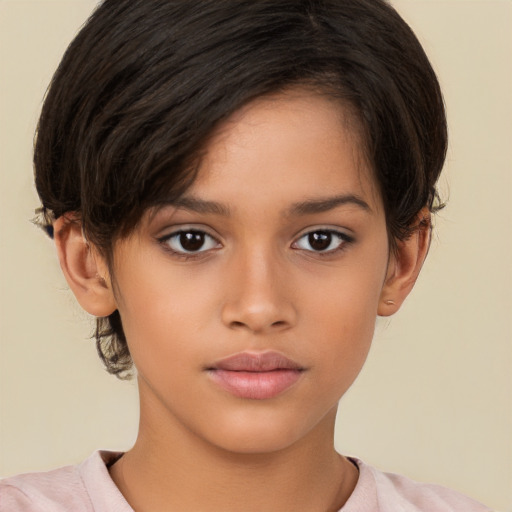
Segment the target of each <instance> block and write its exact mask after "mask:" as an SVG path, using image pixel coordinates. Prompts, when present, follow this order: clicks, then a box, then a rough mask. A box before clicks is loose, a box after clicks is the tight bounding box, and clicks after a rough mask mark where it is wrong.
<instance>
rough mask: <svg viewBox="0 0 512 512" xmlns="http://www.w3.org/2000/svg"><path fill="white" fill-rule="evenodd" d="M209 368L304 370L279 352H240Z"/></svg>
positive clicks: (255, 370)
mask: <svg viewBox="0 0 512 512" xmlns="http://www.w3.org/2000/svg"><path fill="white" fill-rule="evenodd" d="M208 369H209V370H227V371H235V372H244V371H245V372H270V371H273V370H304V368H303V367H302V366H301V365H300V364H298V363H296V362H295V361H293V360H292V359H289V358H288V357H286V356H284V355H283V354H281V353H279V352H273V351H268V352H260V353H251V352H241V353H239V354H235V355H232V356H229V357H226V358H224V359H220V360H219V361H217V362H216V363H214V364H213V365H212V366H210V367H209V368H208Z"/></svg>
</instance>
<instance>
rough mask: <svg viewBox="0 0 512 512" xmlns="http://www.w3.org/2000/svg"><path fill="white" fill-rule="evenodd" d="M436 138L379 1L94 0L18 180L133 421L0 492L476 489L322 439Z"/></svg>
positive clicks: (410, 501) (440, 155)
mask: <svg viewBox="0 0 512 512" xmlns="http://www.w3.org/2000/svg"><path fill="white" fill-rule="evenodd" d="M445 151H446V124H445V116H444V109H443V102H442V97H441V93H440V90H439V86H438V84H437V80H436V78H435V75H434V73H433V71H432V69H431V67H430V65H429V63H428V60H427V59H426V57H425V55H424V53H423V51H422V49H421V47H420V46H419V43H418V42H417V40H416V39H415V37H414V35H413V34H412V33H411V32H410V30H409V29H408V27H407V26H406V25H405V23H404V22H403V21H402V20H401V19H400V18H399V17H398V15H397V14H396V13H395V12H394V11H393V10H392V9H391V8H390V7H389V6H388V5H387V4H386V3H384V2H380V1H378V0H344V1H339V0H337V1H333V2H329V1H320V0H318V1H316V0H309V1H306V0H304V1H297V0H295V1H285V0H273V1H264V0H263V1H257V2H246V1H245V2H244V1H234V0H229V1H223V0H215V1H214V0H210V1H197V0H196V1H194V2H190V1H183V0H182V1H176V2H173V1H168V0H160V1H156V0H155V1H148V0H106V1H105V2H104V3H103V4H101V6H100V7H99V8H98V9H97V11H96V12H95V14H94V15H93V16H92V18H91V19H90V20H89V22H88V24H87V25H86V26H85V27H84V29H83V30H82V31H81V32H80V34H79V35H78V36H77V38H76V39H75V41H74V42H73V43H72V45H71V46H70V48H69V50H68V52H67V53H66V55H65V57H64V59H63V61H62V63H61V65H60V67H59V69H58V71H57V73H56V75H55V77H54V80H53V82H52V85H51V87H50V90H49V92H48V96H47V99H46V102H45V105H44V108H43V112H42V114H41V119H40V124H39V128H38V136H37V143H36V149H35V165H36V185H37V189H38V192H39V194H40V197H41V200H42V203H43V208H42V222H43V224H44V226H45V227H46V229H47V231H48V233H49V234H50V235H52V236H54V238H55V242H56V246H57V251H58V254H59V259H60V262H61V266H62V269H63V272H64V274H65V276H66V279H67V281H68V283H69V286H70V287H71V289H72V290H73V292H74V294H75V295H76V297H77V299H78V301H79V303H80V304H81V305H82V307H83V308H84V309H85V310H86V311H88V312H89V313H91V314H93V315H95V316H96V317H97V318H98V320H97V334H96V338H97V345H98V350H99V353H100V356H101V357H102V359H103V361H104V363H105V365H106V367H107V369H108V370H109V371H110V372H111V373H114V374H116V375H118V376H120V377H125V376H127V375H129V374H130V372H132V371H134V370H133V367H132V363H133V364H134V366H135V368H136V375H137V380H138V385H139V394H140V407H141V420H140V428H139V436H138V438H137V441H136V443H135V445H134V447H133V448H132V449H131V450H129V451H128V452H126V453H125V454H119V453H109V452H97V453H95V454H93V455H92V456H91V457H90V458H89V459H87V460H86V461H85V462H84V463H83V464H81V465H80V466H77V467H73V468H71V467H68V468H62V469H59V470H56V471H54V472H49V473H45V474H39V475H26V476H19V477H14V478H12V479H7V480H5V481H4V483H3V484H2V486H1V487H0V492H1V494H0V496H1V501H0V508H1V510H40V509H45V508H46V509H49V510H59V509H62V510H74V511H75V510H76V511H80V510H96V511H101V510H120V511H121V510H122V511H129V510H137V511H146V510H149V511H165V510H179V511H188V510H194V511H197V510H199V511H201V510H221V511H229V510H258V511H262V510H269V511H270V510H271V511H281V510H282V511H285V510H294V511H297V510H304V511H316V510H318V511H334V510H343V511H344V512H347V511H348V512H350V511H355V510H381V511H396V510H407V511H409V510H411V511H415V510H424V511H434V510H435V511H438V510H439V511H451V510H461V511H469V512H470V511H483V510H488V509H486V508H485V507H483V506H481V505H479V504H478V503H476V502H474V501H472V500H470V499H469V498H465V497H463V496H461V495H459V494H457V493H455V492H452V491H448V490H446V489H444V488H440V487H436V486H431V485H424V484H418V483H414V482H412V481H410V480H408V479H406V478H404V477H399V476H396V475H389V474H384V473H381V472H379V471H377V470H376V469H373V468H371V467H370V466H368V465H366V464H364V463H363V462H361V461H359V460H357V459H351V458H347V457H343V456H341V455H338V454H337V453H336V452H335V450H334V448H333V432H334V420H335V415H336V406H337V403H338V400H339V399H340V398H341V396H342V395H343V394H344V393H345V391H346V390H347V389H348V388H349V387H350V385H351V384H352V382H353V381H354V379H355V378H356V376H357V374H358V372H359V371H360V369H361V367H362V365H363V363H364V360H365V357H366V355H367V352H368V350H369V346H370V343H371V339H372V336H373V331H374V327H375V319H376V316H377V315H380V316H390V315H392V314H393V313H394V312H396V311H397V310H398V309H399V307H400V306H401V304H402V302H403V301H404V300H405V298H406V296H407V295H408V293H409V292H410V290H411V289H412V287H413V285H414V282H415V280H416V277H417V276H418V273H419V271H420V268H421V265H422V263H423V260H424V258H425V256H426V253H427V250H428V246H429V241H430V215H431V213H432V212H434V211H435V210H436V209H438V208H439V206H440V205H439V202H438V200H437V193H436V189H435V184H436V181H437V179H438V176H439V173H440V171H441V167H442V164H443V161H444V155H445Z"/></svg>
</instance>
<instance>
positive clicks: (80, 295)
mask: <svg viewBox="0 0 512 512" xmlns="http://www.w3.org/2000/svg"><path fill="white" fill-rule="evenodd" d="M53 228H54V233H55V245H56V246H57V254H58V256H59V262H60V266H61V268H62V272H63V273H64V276H65V278H66V281H67V282H68V284H69V287H70V288H71V290H72V291H73V293H74V294H75V297H76V298H77V300H78V302H79V304H80V305H81V306H82V308H84V309H85V310H86V311H87V312H88V313H90V314H91V315H94V316H97V317H104V316H108V315H110V314H111V313H113V312H114V311H115V310H116V309H117V305H116V301H115V297H114V293H113V290H112V283H111V280H110V273H109V271H108V266H107V264H106V262H105V260H104V258H102V257H101V256H100V255H99V252H98V251H97V250H95V249H94V247H93V246H91V244H89V243H88V242H87V240H86V239H85V238H84V235H83V232H82V225H81V223H80V221H79V220H78V219H77V218H76V217H75V216H74V215H73V214H65V215H62V216H61V217H59V218H58V219H57V220H56V221H55V222H54V224H53Z"/></svg>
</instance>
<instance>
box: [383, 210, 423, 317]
mask: <svg viewBox="0 0 512 512" xmlns="http://www.w3.org/2000/svg"><path fill="white" fill-rule="evenodd" d="M418 219H419V222H418V224H417V226H416V227H415V229H414V231H413V232H412V234H411V236H410V237H409V238H407V239H406V240H398V241H397V247H396V251H395V252H394V253H393V254H392V255H391V256H390V260H389V264H388V270H387V275H386V279H385V282H384V286H383V288H382V292H381V296H380V301H379V307H378V311H377V314H378V315H379V316H390V315H392V314H394V313H396V312H397V311H398V310H399V309H400V307H401V305H402V303H403V302H404V300H405V299H406V297H407V296H408V295H409V293H410V292H411V290H412V289H413V287H414V284H415V283H416V279H417V278H418V275H419V273H420V270H421V267H422V266H423V262H424V261H425V258H426V256H427V253H428V249H429V246H430V233H431V224H430V212H429V210H428V209H427V208H424V209H423V210H421V211H420V213H419V214H418Z"/></svg>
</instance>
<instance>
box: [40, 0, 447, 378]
mask: <svg viewBox="0 0 512 512" xmlns="http://www.w3.org/2000/svg"><path fill="white" fill-rule="evenodd" d="M297 84H298V85H300V84H308V85H312V86H314V87H316V88H318V89H319V90H322V91H324V92H326V93H327V94H331V95H333V96H335V97H338V98H340V99H341V100H342V101H343V102H344V103H345V104H349V105H350V106H351V108H352V109H353V110H354V112H355V113H356V116H357V118H358V121H359V123H360V125H361V127H362V132H363V134H364V145H365V148H364V150H365V152H366V155H367V156H368V158H369V161H370V163H371V165H372V167H373V171H374V174H375V178H376V181H377V183H378V186H379V188H380V192H381V194H382V199H383V202H384V207H385V212H386V221H387V226H388V232H389V235H390V240H391V242H392V243H393V241H396V240H403V239H405V238H407V236H408V235H409V234H410V232H411V229H412V226H414V225H415V221H416V217H417V215H418V213H419V211H420V210H421V209H422V208H423V207H425V206H428V207H429V208H430V209H431V211H433V210H434V209H435V208H436V198H437V192H436V188H435V184H436V182H437V179H438V177H439V173H440V172H441V168H442V165H443V162H444V158H445V153H446V144H447V134H446V119H445V112H444V106H443V99H442V95H441V91H440V88H439V84H438V82H437V79H436V76H435V73H434V71H433V70H432V67H431V66H430V64H429V61H428V59H427V57H426V55H425V53H424V51H423V49H422V47H421V45H420V44H419V42H418V40H417V39H416V37H415V36H414V34H413V33H412V31H411V30H410V28H409V27H408V26H407V24H406V23H405V22H404V21H403V20H402V19H401V18H400V16H399V15H398V14H397V13H396V11H395V10H394V9H393V8H392V7H391V6H390V5H389V4H388V3H387V2H385V1H383V0H254V1H249V0H105V1H104V2H102V3H101V4H100V6H99V7H98V8H97V9H96V11H95V12H94V13H93V14H92V16H91V17H90V19H89V20H88V22H87V23H86V24H85V25H84V27H83V28H82V30H81V31H80V32H79V34H78V35H77V36H76V38H75V39H74V41H73V42H72V43H71V45H70V46H69V48H68V50H67V51H66V53H65V55H64V57H63V60H62V62H61V64H60V66H59V68H58V70H57V72H56V73H55V75H54V77H53V80H52V82H51V85H50V88H49V90H48V93H47V96H46V99H45V103H44V106H43V109H42V113H41V118H40V121H39V126H38V131H37V138H36V145H35V155H34V162H35V181H36V187H37V191H38V193H39V196H40V198H41V201H42V205H43V207H42V209H41V212H42V215H41V219H42V220H41V222H42V224H43V225H44V226H45V227H46V228H47V231H48V232H49V233H50V234H52V227H51V226H52V222H53V220H54V219H56V218H58V217H60V216H61V215H63V214H64V213H66V212H74V214H75V215H76V216H78V217H79V219H80V221H81V222H82V225H83V229H84V232H85V234H86V236H87V238H88V239H89V240H90V241H91V242H92V243H94V244H95V245H96V246H97V247H98V248H99V249H100V250H101V251H102V252H103V254H104V255H105V256H106V257H107V259H110V258H111V255H112V247H113V244H114V242H115V241H116V239H119V238H120V237H123V236H126V235H127V234H129V233H130V232H131V231H132V230H133V229H134V228H135V226H136V225H137V223H138V221H139V220H140V219H141V217H142V215H143V213H144V212H145V211H146V210H147V208H149V207H151V206H154V205H157V204H158V203H160V202H162V201H164V200H165V201H169V200H172V199H173V198H177V197H179V196H180V195H181V194H183V192H184V191H185V190H186V189H187V187H188V186H190V184H191V183H192V182H193V180H194V177H195V169H196V168H197V163H198V161H199V159H200V156H201V150H202V149H203V148H204V146H205V143H206V141H207V139H208V137H209V136H210V135H211V134H212V132H213V130H214V128H215V127H217V126H218V124H219V123H220V122H221V121H223V120H224V119H226V118H227V117H228V116H230V115H231V114H232V113H233V112H235V111H236V110H237V109H239V108H240V107H241V106H243V105H245V104H247V102H249V101H251V100H252V99H254V98H256V97H259V96H262V95H265V94H270V93H274V92H277V91H280V90H283V89H285V88H287V87H290V86H293V85H297ZM97 322H98V323H97V330H96V340H97V347H98V352H99V354H100V356H101V358H102V359H103V361H104V363H105V365H106V367H107V369H108V371H110V372H111V373H114V374H117V375H118V376H124V375H126V374H127V373H128V371H129V370H130V368H131V364H132V363H131V358H130V354H129V351H128V347H127V344H126V339H125V336H124V333H123V328H122V322H121V318H120V316H119V313H118V312H117V311H116V312H115V313H113V314H112V315H111V316H110V317H108V318H100V319H98V321H97Z"/></svg>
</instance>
